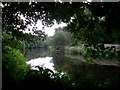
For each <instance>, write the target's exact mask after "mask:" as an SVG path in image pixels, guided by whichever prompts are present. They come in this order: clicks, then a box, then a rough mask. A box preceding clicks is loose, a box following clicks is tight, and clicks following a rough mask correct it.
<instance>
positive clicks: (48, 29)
mask: <svg viewBox="0 0 120 90" xmlns="http://www.w3.org/2000/svg"><path fill="white" fill-rule="evenodd" d="M66 25H67V24H66V23H63V22H62V23H61V24H57V23H55V24H54V25H53V26H52V27H45V28H44V30H43V31H45V33H46V34H47V35H48V36H53V35H54V32H55V28H58V27H63V26H66ZM36 26H37V30H42V27H43V25H42V22H41V21H40V20H38V22H37V25H36Z"/></svg>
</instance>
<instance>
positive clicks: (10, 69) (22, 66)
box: [3, 46, 28, 81]
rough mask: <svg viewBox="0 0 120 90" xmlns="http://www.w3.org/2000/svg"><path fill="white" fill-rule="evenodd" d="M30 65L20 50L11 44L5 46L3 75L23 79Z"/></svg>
mask: <svg viewBox="0 0 120 90" xmlns="http://www.w3.org/2000/svg"><path fill="white" fill-rule="evenodd" d="M27 70H28V66H27V64H26V58H25V57H24V56H23V55H22V53H20V51H19V50H17V49H14V48H12V47H9V46H5V47H4V48H3V72H4V73H3V76H4V75H7V77H6V78H11V79H13V80H18V81H19V80H21V79H23V78H24V75H25V73H26V71H27Z"/></svg>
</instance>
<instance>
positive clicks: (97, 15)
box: [2, 2, 120, 44]
mask: <svg viewBox="0 0 120 90" xmlns="http://www.w3.org/2000/svg"><path fill="white" fill-rule="evenodd" d="M2 4H3V6H4V7H3V8H2V19H3V20H2V28H3V30H6V31H7V32H9V31H10V32H11V33H12V35H13V36H14V37H16V38H19V37H21V35H22V33H21V31H22V30H26V28H27V26H28V25H30V24H36V22H37V20H39V19H40V20H42V23H43V25H45V26H48V27H50V26H52V25H53V24H54V21H57V23H60V22H65V23H67V24H68V31H70V32H71V33H73V34H74V37H75V38H76V39H77V42H79V41H80V40H82V41H83V42H85V43H92V44H98V43H120V42H119V40H120V32H119V29H120V12H119V7H120V3H115V2H114V3H107V2H106V3H105V2H104V3H103V2H100V3H95V2H94V3H92V2H91V3H83V2H79V3H78V2H74V3H72V4H70V3H69V2H63V3H59V2H51V3H50V2H37V3H35V2H32V3H31V4H29V3H28V2H14V3H13V2H3V3H2ZM20 15H23V16H24V17H25V18H26V20H23V19H21V18H20ZM71 17H73V19H71ZM35 30H36V28H33V31H35ZM41 35H42V34H41ZM22 38H25V37H24V36H22Z"/></svg>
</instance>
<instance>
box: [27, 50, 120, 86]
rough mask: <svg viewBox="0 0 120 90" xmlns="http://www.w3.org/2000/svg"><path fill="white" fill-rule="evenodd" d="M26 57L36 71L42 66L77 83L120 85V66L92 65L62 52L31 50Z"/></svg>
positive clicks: (78, 57)
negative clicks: (61, 73)
mask: <svg viewBox="0 0 120 90" xmlns="http://www.w3.org/2000/svg"><path fill="white" fill-rule="evenodd" d="M26 57H27V58H28V61H27V63H28V64H30V65H31V68H32V69H36V68H35V66H42V67H44V68H48V69H51V70H52V71H54V72H55V71H58V72H63V73H67V74H68V75H70V76H71V77H74V79H76V81H77V83H79V82H82V83H86V81H87V82H94V81H95V84H98V86H101V85H104V86H105V87H108V86H110V85H112V86H114V87H117V86H118V85H120V82H119V80H120V67H119V65H118V66H117V65H114V64H113V65H107V64H90V63H87V62H84V61H83V60H82V58H81V57H80V56H71V55H65V54H64V53H60V52H55V53H52V52H51V51H50V50H48V49H31V50H29V51H27V53H26Z"/></svg>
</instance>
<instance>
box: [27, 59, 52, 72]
mask: <svg viewBox="0 0 120 90" xmlns="http://www.w3.org/2000/svg"><path fill="white" fill-rule="evenodd" d="M52 59H53V58H52V57H43V58H41V57H39V58H36V59H31V60H30V61H28V62H27V64H29V65H30V66H31V68H32V69H37V68H35V67H36V66H42V67H45V68H48V69H51V70H53V71H54V64H53V61H52Z"/></svg>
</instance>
